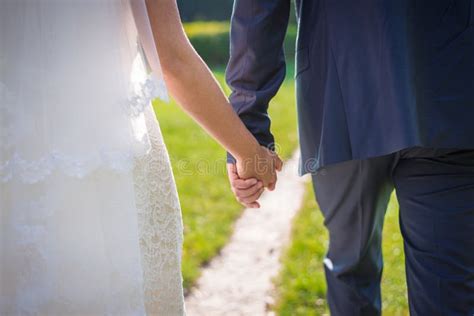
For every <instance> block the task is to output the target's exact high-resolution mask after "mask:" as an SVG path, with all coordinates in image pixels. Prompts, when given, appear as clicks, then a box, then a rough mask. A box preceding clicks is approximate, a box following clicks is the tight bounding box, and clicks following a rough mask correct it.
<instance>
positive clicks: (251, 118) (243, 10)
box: [226, 0, 291, 162]
mask: <svg viewBox="0 0 474 316" xmlns="http://www.w3.org/2000/svg"><path fill="white" fill-rule="evenodd" d="M290 2H291V1H290V0H235V2H234V11H233V15H232V20H231V33H230V44H231V45H230V47H231V49H230V60H229V64H228V66H227V72H226V81H227V84H228V85H229V86H230V88H231V90H232V94H231V96H230V103H231V104H232V106H233V108H234V110H235V112H236V113H237V114H238V115H239V116H240V118H241V119H242V121H243V122H244V124H245V125H246V126H247V128H248V129H249V131H250V132H251V133H252V134H253V135H254V136H255V137H256V138H257V140H258V141H259V143H260V144H261V145H263V146H267V147H270V148H273V146H274V138H273V135H272V134H271V132H270V118H269V116H268V112H267V110H268V104H269V102H270V100H271V99H272V98H273V97H274V96H275V94H276V93H277V91H278V89H279V88H280V86H281V84H282V82H283V80H284V78H285V72H286V66H285V56H284V51H283V41H284V39H285V34H286V30H287V27H288V19H289V13H290ZM228 161H229V162H234V161H235V160H234V159H233V157H232V156H230V155H228Z"/></svg>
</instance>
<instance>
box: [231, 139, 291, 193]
mask: <svg viewBox="0 0 474 316" xmlns="http://www.w3.org/2000/svg"><path fill="white" fill-rule="evenodd" d="M282 165H283V163H282V161H281V159H280V158H279V157H278V155H277V154H276V153H274V152H273V151H271V150H269V149H267V148H266V147H263V146H256V148H255V150H254V151H253V153H251V154H250V155H248V156H247V157H242V158H241V159H237V163H236V167H237V174H238V175H239V178H241V179H250V178H256V179H258V180H260V181H261V182H262V183H263V186H264V187H266V188H268V189H269V190H270V191H272V190H274V189H275V184H276V181H277V174H276V171H277V170H278V171H281V168H282Z"/></svg>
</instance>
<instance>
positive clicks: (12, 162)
mask: <svg viewBox="0 0 474 316" xmlns="http://www.w3.org/2000/svg"><path fill="white" fill-rule="evenodd" d="M147 47H148V50H146V48H147ZM150 47H151V48H153V49H152V50H150ZM154 47H155V46H154V43H153V37H152V35H151V29H150V25H149V21H148V17H147V15H146V10H145V7H144V2H143V0H86V1H85V0H0V315H2V316H10V315H41V316H43V315H58V316H69V315H78V316H89V315H90V316H92V315H165V316H174V315H184V314H185V311H184V303H183V289H182V278H181V247H182V230H183V226H182V219H181V213H180V205H179V201H178V197H177V192H176V188H175V183H174V179H173V174H172V172H171V168H170V162H169V158H168V154H167V151H166V148H165V145H164V144H163V140H162V136H161V132H160V129H159V126H158V122H157V120H156V118H155V114H154V112H153V109H152V107H151V100H152V99H153V98H155V97H161V98H166V96H167V94H166V88H165V85H164V82H163V79H162V75H161V71H160V67H159V60H158V56H157V54H156V51H155V50H154ZM144 49H145V50H144ZM144 51H147V53H146V54H145V53H144Z"/></svg>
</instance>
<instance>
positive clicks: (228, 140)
mask: <svg viewBox="0 0 474 316" xmlns="http://www.w3.org/2000/svg"><path fill="white" fill-rule="evenodd" d="M146 5H147V9H148V15H149V17H150V21H151V25H152V29H153V36H154V38H155V42H156V46H157V49H158V53H159V56H160V59H161V64H162V69H163V74H164V77H165V81H166V83H167V85H168V88H169V90H170V93H171V94H172V95H173V97H174V98H175V99H176V101H177V102H178V103H179V104H180V106H181V107H182V108H183V109H184V110H185V111H186V112H187V113H188V114H189V115H190V116H192V117H193V118H194V119H195V120H196V121H197V122H198V123H199V124H200V125H201V126H202V127H203V128H204V129H206V130H207V131H208V132H209V134H211V135H212V136H213V137H214V138H215V139H216V140H217V141H218V142H219V143H220V144H221V145H222V146H223V147H225V148H226V149H227V150H228V151H229V152H230V153H231V154H232V155H233V156H234V157H236V159H237V161H239V160H240V161H244V160H247V165H248V164H249V163H250V165H248V167H250V168H240V170H239V175H241V176H242V177H246V176H256V174H255V171H254V170H251V169H252V168H253V167H255V166H251V165H252V164H253V163H252V162H249V160H253V159H254V158H255V157H256V158H260V159H269V160H272V161H273V163H276V164H277V165H279V164H280V162H279V161H278V159H277V158H275V157H273V158H271V157H272V155H271V154H269V153H268V151H267V150H266V149H264V148H262V147H261V146H260V145H259V144H258V142H257V141H256V139H255V138H254V137H253V135H252V134H251V133H250V132H249V131H248V130H247V128H246V127H245V126H244V124H243V123H242V122H241V120H240V118H239V117H238V116H237V115H236V114H235V113H234V111H233V109H232V107H231V106H230V104H229V103H228V101H227V98H226V96H225V95H224V93H223V91H222V89H221V87H220V86H219V84H218V83H217V81H216V79H215V78H214V76H213V75H212V73H211V71H210V70H209V68H208V67H207V66H206V64H205V63H204V62H203V60H202V59H201V58H200V57H199V55H198V54H197V53H196V51H195V50H194V48H193V47H192V45H191V44H190V42H189V40H188V38H187V36H186V34H185V33H184V30H183V26H182V24H181V19H180V17H179V12H178V8H177V4H176V0H146ZM249 158H250V159H249ZM270 165H272V163H270ZM238 167H239V166H238ZM240 167H242V166H240ZM277 167H278V168H279V166H277ZM259 178H261V179H262V180H263V181H264V182H265V185H271V184H272V183H273V182H274V181H275V180H276V176H275V172H274V170H271V171H267V172H264V173H263V174H260V175H259Z"/></svg>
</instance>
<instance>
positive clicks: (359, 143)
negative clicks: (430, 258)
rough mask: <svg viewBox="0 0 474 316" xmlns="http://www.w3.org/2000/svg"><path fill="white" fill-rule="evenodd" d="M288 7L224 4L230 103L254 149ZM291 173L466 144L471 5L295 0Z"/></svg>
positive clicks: (473, 130) (472, 116) (460, 1)
mask: <svg viewBox="0 0 474 316" xmlns="http://www.w3.org/2000/svg"><path fill="white" fill-rule="evenodd" d="M289 12H290V0H235V3H234V11H233V16H232V24H231V57H230V61H229V64H228V68H227V74H226V79H227V83H228V84H229V86H230V87H231V89H232V94H231V96H230V101H231V103H232V105H233V107H234V109H235V111H236V112H237V113H238V114H239V116H240V117H241V119H242V120H243V122H244V123H245V124H246V126H247V127H248V129H249V130H250V131H251V132H252V133H253V134H254V135H255V136H256V137H257V139H258V140H259V142H260V143H261V144H262V145H271V144H272V143H273V142H274V139H273V136H272V134H271V132H270V118H269V117H268V114H267V109H268V104H269V102H270V100H271V99H272V97H273V96H274V95H275V94H276V92H277V91H278V89H279V87H280V85H281V83H282V81H283V79H284V77H285V68H286V66H285V57H284V53H283V47H282V44H283V40H284V37H285V33H286V29H287V24H288V18H289ZM296 12H297V19H298V39H297V47H296V72H295V74H296V75H295V77H296V99H297V107H298V123H299V139H300V145H301V153H302V157H301V158H302V161H301V165H300V166H301V168H300V171H301V173H302V174H303V173H306V172H313V171H315V170H316V169H318V168H319V167H322V166H324V165H327V164H332V163H337V162H342V161H346V160H353V159H365V158H369V157H375V156H381V155H385V154H389V153H392V152H395V151H398V150H401V149H404V148H408V147H413V146H424V147H435V148H474V0H416V1H415V0H357V1H356V0H296Z"/></svg>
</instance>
